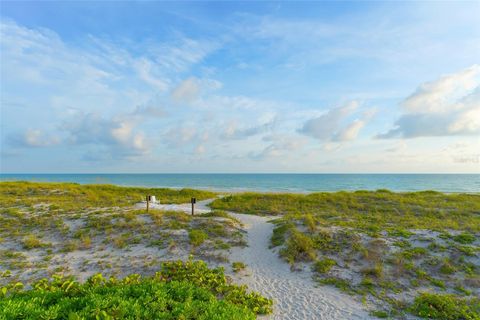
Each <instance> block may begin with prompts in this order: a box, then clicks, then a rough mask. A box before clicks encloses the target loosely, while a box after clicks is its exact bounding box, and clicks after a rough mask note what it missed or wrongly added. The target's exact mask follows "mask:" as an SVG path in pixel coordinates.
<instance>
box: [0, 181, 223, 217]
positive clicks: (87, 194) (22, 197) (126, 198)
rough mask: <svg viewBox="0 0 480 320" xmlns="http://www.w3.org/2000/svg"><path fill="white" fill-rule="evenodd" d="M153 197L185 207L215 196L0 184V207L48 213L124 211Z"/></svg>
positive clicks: (73, 185)
mask: <svg viewBox="0 0 480 320" xmlns="http://www.w3.org/2000/svg"><path fill="white" fill-rule="evenodd" d="M147 195H155V196H156V198H157V200H160V201H161V202H162V203H186V202H190V198H191V197H196V198H197V200H204V199H209V198H213V197H215V196H216V194H215V193H213V192H210V191H201V190H193V189H180V190H174V189H167V188H137V187H118V186H114V185H80V184H77V183H38V182H23V181H15V182H0V207H2V208H5V207H12V206H15V205H22V206H33V205H38V204H46V205H49V206H50V208H51V209H52V210H58V211H65V210H72V209H85V208H92V207H95V208H101V207H124V206H130V205H133V204H135V203H137V202H139V201H142V200H144V199H145V196H147Z"/></svg>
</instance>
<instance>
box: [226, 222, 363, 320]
mask: <svg viewBox="0 0 480 320" xmlns="http://www.w3.org/2000/svg"><path fill="white" fill-rule="evenodd" d="M230 214H231V215H232V216H234V217H235V218H237V219H238V220H240V221H241V222H242V223H243V224H244V225H245V226H244V228H245V230H246V231H247V235H248V247H246V248H235V249H233V251H232V256H231V257H230V261H242V262H244V263H246V264H247V266H248V272H247V273H248V274H249V275H247V276H245V275H243V276H235V277H234V279H235V280H236V281H237V282H240V283H244V284H247V285H248V287H249V288H251V289H252V290H254V291H257V292H260V293H261V294H263V295H265V296H267V297H269V298H272V299H273V300H274V313H273V314H272V315H270V316H267V317H262V319H292V320H293V319H299V320H306V319H332V320H333V319H335V320H337V319H372V317H370V316H369V315H368V313H367V312H366V311H365V310H364V308H363V306H362V305H361V304H360V303H359V302H357V301H355V300H354V299H353V298H352V297H350V296H348V295H345V294H342V293H340V292H338V291H337V290H335V289H334V288H330V287H326V286H322V287H315V284H314V282H313V280H312V278H311V273H310V272H307V271H302V272H292V271H291V270H290V266H289V265H288V264H287V263H285V262H284V261H282V260H281V259H280V258H279V257H278V255H277V254H276V253H275V252H273V251H272V250H270V249H269V244H270V242H269V241H270V236H271V234H272V230H273V225H272V224H271V223H269V222H268V221H269V220H270V218H266V217H259V216H255V215H247V214H236V213H230Z"/></svg>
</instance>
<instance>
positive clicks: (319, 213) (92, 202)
mask: <svg viewBox="0 0 480 320" xmlns="http://www.w3.org/2000/svg"><path fill="white" fill-rule="evenodd" d="M0 186H1V190H2V193H1V194H2V197H1V202H2V209H1V210H2V211H1V215H0V218H1V219H2V227H1V229H0V231H1V241H0V255H1V258H2V263H0V274H3V275H4V276H3V277H0V286H2V285H3V286H6V288H7V287H8V286H9V285H10V284H14V283H16V282H21V283H24V284H25V288H26V289H29V288H31V284H32V283H33V282H34V281H38V280H40V279H42V278H50V277H52V276H59V275H61V276H62V277H68V276H74V277H75V279H76V280H77V281H79V282H85V281H87V280H88V279H90V278H91V277H92V276H94V275H96V274H99V273H101V274H104V275H105V276H114V277H118V278H119V279H122V278H125V277H127V278H128V277H129V276H130V275H132V274H139V275H141V276H143V277H149V276H153V275H154V274H155V272H157V271H158V270H159V267H160V265H162V263H163V262H165V261H174V260H182V261H189V260H191V259H194V260H202V261H205V262H206V263H207V265H208V266H209V267H211V268H218V267H221V268H223V270H224V272H225V274H226V275H227V277H228V278H229V279H230V281H231V282H232V283H234V284H237V285H246V288H247V290H248V292H255V293H258V294H260V295H261V296H263V297H265V298H267V299H271V301H272V303H273V304H272V309H271V313H270V312H267V313H266V314H264V313H259V314H257V316H258V318H259V319H374V318H376V317H383V316H384V315H386V316H388V317H392V318H399V319H405V318H406V319H410V318H411V319H415V318H417V317H418V316H420V318H421V313H417V311H415V310H414V309H413V306H414V305H415V304H414V303H417V304H419V303H423V302H422V301H421V300H419V299H424V298H419V297H422V296H421V294H423V293H424V292H427V293H428V294H430V295H433V297H439V299H444V298H442V297H443V295H445V294H448V295H449V296H448V297H449V299H457V300H456V301H457V303H459V304H462V303H463V304H466V306H467V307H465V308H467V309H465V310H467V311H465V312H473V313H472V314H475V312H476V311H468V310H470V309H468V308H470V307H468V305H469V304H472V305H473V306H474V305H475V303H476V302H475V297H476V296H478V295H479V294H480V279H479V277H478V274H479V266H480V260H479V254H478V252H479V248H480V233H479V230H478V223H477V222H478V216H477V215H476V214H475V212H477V210H478V208H479V207H480V198H479V195H475V194H471V195H467V194H452V195H447V194H442V193H438V192H432V191H429V192H420V193H405V194H402V193H392V192H390V191H386V190H384V191H376V192H368V191H362V192H355V193H345V192H340V193H317V194H309V195H305V194H275V193H245V194H241V193H240V194H230V195H229V194H225V193H223V194H215V193H211V192H208V191H195V190H191V189H181V190H172V189H142V188H122V187H116V186H107V185H105V186H99V185H96V186H88V185H86V186H82V185H78V184H55V183H54V184H48V183H47V184H45V183H43V184H35V183H26V182H3V183H1V184H0ZM142 194H152V195H156V197H157V199H156V201H155V202H151V203H149V210H148V211H147V210H146V209H147V208H146V202H145V201H144V200H142ZM20 195H27V196H26V197H25V196H21V197H20ZM192 197H195V198H196V199H197V201H196V203H195V215H192V204H191V202H187V201H188V200H190V198H192ZM434 199H435V200H434ZM410 207H412V208H416V209H415V210H416V213H414V214H411V213H410ZM392 210H394V211H395V210H396V211H397V212H396V213H394V214H392V213H391V212H392ZM432 210H437V214H438V215H442V216H441V217H440V216H439V217H438V218H437V217H435V215H433V216H432V214H431V213H432ZM334 211H335V212H336V213H332V212H334ZM363 212H369V213H368V215H367V216H364V214H363ZM448 212H450V213H448ZM458 213H461V216H459V215H458ZM449 215H450V217H449ZM88 281H90V280H88ZM445 297H447V296H445ZM427 298H428V299H432V298H431V297H430V296H428V297H427ZM397 301H398V302H397ZM428 301H429V302H428V303H430V305H431V303H432V302H431V300H428ZM469 301H470V302H469ZM404 305H406V306H410V305H411V306H412V307H402V306H404ZM472 308H473V309H471V310H475V309H474V308H475V307H472ZM252 310H253V309H252ZM255 310H257V312H258V310H259V309H255ZM262 310H263V309H262ZM265 310H267V309H265ZM410 310H412V311H410Z"/></svg>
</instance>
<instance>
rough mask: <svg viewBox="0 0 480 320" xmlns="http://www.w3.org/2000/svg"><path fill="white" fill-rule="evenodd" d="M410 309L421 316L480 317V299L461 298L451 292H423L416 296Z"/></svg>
mask: <svg viewBox="0 0 480 320" xmlns="http://www.w3.org/2000/svg"><path fill="white" fill-rule="evenodd" d="M410 311H411V312H412V313H413V314H415V315H417V316H420V317H424V318H429V319H442V320H459V319H464V320H478V319H480V300H479V299H478V298H477V299H470V300H467V299H465V298H459V297H456V296H455V295H450V294H432V293H422V294H421V295H420V296H418V297H417V298H415V301H414V303H413V305H412V306H411V307H410Z"/></svg>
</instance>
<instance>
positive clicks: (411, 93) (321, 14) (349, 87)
mask: <svg viewBox="0 0 480 320" xmlns="http://www.w3.org/2000/svg"><path fill="white" fill-rule="evenodd" d="M479 15H480V2H479V1H473V2H462V1H455V2H434V1H423V2H415V1H407V2H364V1H355V2H347V1H329V2H320V1H318V2H266V1H265V2H250V1H249V2H234V1H228V2H220V1H218V2H200V1H195V2H155V1H149V2H125V1H124V2H110V1H108V2H93V1H79V2H54V1H48V2H40V1H37V2H28V1H21V2H18V1H17V2H13V1H1V2H0V72H1V73H0V106H1V110H0V116H1V137H0V170H1V172H2V173H101V172H103V173H148V172H158V173H183V172H185V173H192V172H199V173H203V172H205V173H212V172H221V173H230V172H232V173H244V172H259V173H266V172H279V173H295V172H302V173H480V22H479V21H480V20H478V16H479Z"/></svg>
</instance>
